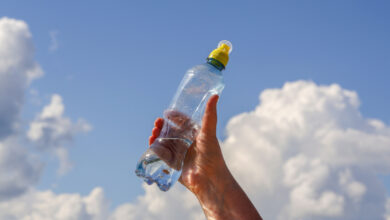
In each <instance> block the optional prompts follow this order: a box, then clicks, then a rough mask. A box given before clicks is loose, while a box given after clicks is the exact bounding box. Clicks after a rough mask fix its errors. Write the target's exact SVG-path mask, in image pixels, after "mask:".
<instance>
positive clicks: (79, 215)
mask: <svg viewBox="0 0 390 220" xmlns="http://www.w3.org/2000/svg"><path fill="white" fill-rule="evenodd" d="M108 208H109V202H108V201H107V200H106V199H105V197H104V193H103V189H101V188H95V189H93V190H92V191H91V193H90V194H89V195H87V196H80V195H79V194H77V193H74V194H66V193H63V194H58V195H57V194H55V193H53V192H52V191H49V190H48V191H36V190H30V191H28V192H27V193H25V194H24V195H23V196H20V197H18V198H14V199H11V200H8V201H5V202H0V219H6V220H53V219H55V220H79V219H83V220H106V219H107V218H108V212H109V210H108Z"/></svg>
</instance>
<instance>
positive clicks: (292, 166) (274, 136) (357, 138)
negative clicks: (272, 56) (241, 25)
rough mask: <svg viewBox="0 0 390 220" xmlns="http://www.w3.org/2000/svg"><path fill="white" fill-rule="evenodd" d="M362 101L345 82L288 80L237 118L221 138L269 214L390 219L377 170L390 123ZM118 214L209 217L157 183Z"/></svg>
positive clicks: (386, 155) (387, 168)
mask: <svg viewBox="0 0 390 220" xmlns="http://www.w3.org/2000/svg"><path fill="white" fill-rule="evenodd" d="M359 103H360V102H359V98H358V96H357V94H356V93H355V92H353V91H349V90H346V89H343V88H341V87H340V86H339V85H336V84H333V85H329V86H328V85H326V86H320V85H316V84H315V83H313V82H308V81H297V82H290V83H286V84H285V85H284V86H283V87H282V88H279V89H267V90H265V91H263V92H262V93H261V95H260V103H259V105H258V106H257V107H256V108H255V109H254V110H253V111H251V112H246V113H242V114H240V115H237V116H235V117H233V118H232V119H231V120H230V121H229V123H228V125H227V137H226V139H225V140H224V141H223V142H221V145H222V149H223V153H224V156H225V158H226V161H227V164H228V166H229V168H230V169H231V171H232V173H233V174H234V176H235V177H236V178H237V179H238V182H239V183H240V184H241V185H242V187H243V188H244V189H245V191H246V192H247V193H248V195H249V197H250V198H251V200H252V201H253V202H254V204H255V206H256V207H257V208H258V210H259V211H260V213H261V214H262V215H263V217H264V218H265V219H287V220H306V219H311V220H325V219H339V220H341V219H343V220H356V219H362V220H363V219H364V220H365V219H378V220H379V219H384V216H386V218H387V219H389V217H388V216H389V214H388V213H389V211H387V212H386V207H387V210H390V208H389V202H388V200H387V198H386V194H387V192H386V189H385V188H384V185H383V184H382V182H381V181H380V179H379V178H378V174H388V173H389V172H390V163H388V161H390V128H389V126H388V125H386V124H384V123H383V122H381V121H379V120H375V119H367V118H364V117H363V116H362V115H361V113H360V111H359ZM113 216H114V217H116V218H114V217H113V218H114V219H204V216H203V215H202V212H201V210H200V209H199V206H198V205H197V201H196V199H195V197H194V196H192V195H191V194H190V193H188V192H186V190H185V189H184V188H183V187H178V186H177V185H176V186H175V187H174V188H173V189H172V190H171V191H169V192H168V193H161V192H159V191H158V189H156V187H155V186H153V187H146V188H145V195H143V196H140V197H139V198H138V200H137V201H136V202H134V203H132V204H124V205H122V206H120V207H118V208H117V209H116V211H115V212H114V213H113Z"/></svg>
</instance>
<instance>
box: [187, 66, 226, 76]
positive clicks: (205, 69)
mask: <svg viewBox="0 0 390 220" xmlns="http://www.w3.org/2000/svg"><path fill="white" fill-rule="evenodd" d="M187 73H189V74H213V75H214V74H215V75H218V76H220V77H222V72H221V71H220V70H218V69H217V68H215V67H214V66H212V65H210V64H208V63H203V64H199V65H196V66H194V67H192V68H190V69H189V70H188V71H187Z"/></svg>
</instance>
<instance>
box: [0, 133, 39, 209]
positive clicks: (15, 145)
mask: <svg viewBox="0 0 390 220" xmlns="http://www.w3.org/2000/svg"><path fill="white" fill-rule="evenodd" d="M42 168H43V165H42V163H41V162H40V161H39V160H38V158H36V157H34V156H33V155H31V154H29V153H28V152H27V151H26V149H25V148H23V147H21V146H20V144H19V142H18V140H17V138H15V137H9V138H7V139H6V140H4V141H0V201H2V200H6V199H9V198H12V197H15V196H18V195H20V194H22V193H24V192H25V191H26V190H28V189H29V188H30V187H31V186H32V185H33V184H35V183H36V182H37V181H38V180H39V177H40V174H41V171H42Z"/></svg>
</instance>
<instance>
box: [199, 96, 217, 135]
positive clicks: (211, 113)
mask: <svg viewBox="0 0 390 220" xmlns="http://www.w3.org/2000/svg"><path fill="white" fill-rule="evenodd" d="M218 99H219V96H218V95H213V96H211V97H210V99H209V101H208V102H207V105H206V110H205V112H204V116H203V119H202V132H203V133H205V134H207V135H214V136H215V135H216V133H217V103H218Z"/></svg>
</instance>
